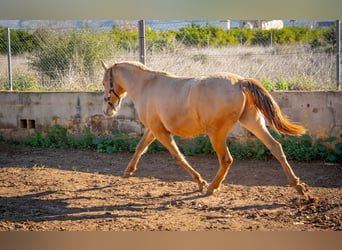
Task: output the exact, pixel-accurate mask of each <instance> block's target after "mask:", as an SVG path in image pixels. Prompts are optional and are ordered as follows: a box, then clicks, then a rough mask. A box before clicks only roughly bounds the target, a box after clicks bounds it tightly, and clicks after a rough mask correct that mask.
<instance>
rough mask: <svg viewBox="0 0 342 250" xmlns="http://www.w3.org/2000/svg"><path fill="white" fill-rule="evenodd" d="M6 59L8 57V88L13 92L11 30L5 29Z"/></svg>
mask: <svg viewBox="0 0 342 250" xmlns="http://www.w3.org/2000/svg"><path fill="white" fill-rule="evenodd" d="M7 57H8V87H9V89H10V90H11V91H13V83H12V56H11V30H10V28H7Z"/></svg>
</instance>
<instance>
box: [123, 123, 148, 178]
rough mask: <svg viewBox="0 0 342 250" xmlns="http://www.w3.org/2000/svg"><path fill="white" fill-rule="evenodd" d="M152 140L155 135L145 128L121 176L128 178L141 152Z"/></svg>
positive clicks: (134, 169)
mask: <svg viewBox="0 0 342 250" xmlns="http://www.w3.org/2000/svg"><path fill="white" fill-rule="evenodd" d="M154 140H155V137H154V135H153V134H152V132H151V130H149V129H146V130H145V133H144V135H143V137H142V138H141V140H140V142H139V144H138V146H137V148H136V150H135V152H134V155H133V157H132V159H131V161H130V162H129V163H128V166H127V168H126V169H125V172H124V174H123V176H122V177H124V178H128V177H130V176H132V175H133V173H134V172H135V171H136V170H137V165H138V162H139V159H140V157H141V156H142V155H143V153H144V152H145V151H146V150H147V148H148V146H149V145H150V144H151V143H152V142H153V141H154Z"/></svg>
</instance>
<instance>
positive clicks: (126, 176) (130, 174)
mask: <svg viewBox="0 0 342 250" xmlns="http://www.w3.org/2000/svg"><path fill="white" fill-rule="evenodd" d="M132 175H133V172H124V174H123V175H122V178H129V177H131V176H132Z"/></svg>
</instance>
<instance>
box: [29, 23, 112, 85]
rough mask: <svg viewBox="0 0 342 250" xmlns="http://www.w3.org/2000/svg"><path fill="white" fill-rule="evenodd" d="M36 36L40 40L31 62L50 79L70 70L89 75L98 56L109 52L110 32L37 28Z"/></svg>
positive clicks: (97, 63) (94, 69)
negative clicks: (53, 30) (54, 30)
mask: <svg viewBox="0 0 342 250" xmlns="http://www.w3.org/2000/svg"><path fill="white" fill-rule="evenodd" d="M37 37H40V41H41V42H40V46H39V49H37V50H35V51H34V53H33V56H32V57H31V65H32V66H33V68H34V69H36V70H38V71H40V72H43V73H44V74H45V75H47V76H48V77H49V78H51V79H57V78H58V77H59V75H64V74H66V73H68V71H70V70H75V71H76V72H77V73H79V74H82V75H87V76H93V75H94V73H95V72H96V69H97V68H98V67H99V65H100V63H99V62H100V60H101V59H104V58H107V57H109V56H111V53H110V50H109V49H110V48H111V43H112V42H113V41H112V40H111V37H110V33H105V32H100V33H95V32H90V31H88V30H86V29H84V30H82V31H80V32H75V33H52V32H49V31H44V32H43V31H42V30H41V31H40V32H39V33H38V34H37ZM47 37H48V38H47Z"/></svg>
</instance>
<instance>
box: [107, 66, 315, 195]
mask: <svg viewBox="0 0 342 250" xmlns="http://www.w3.org/2000/svg"><path fill="white" fill-rule="evenodd" d="M101 63H102V67H103V68H104V70H105V72H104V77H103V86H104V96H103V105H102V111H103V114H104V115H105V116H107V117H113V116H114V115H115V113H116V112H117V111H118V109H119V108H120V104H121V99H122V98H123V97H124V96H125V95H126V94H127V95H128V96H129V97H130V98H131V100H132V102H133V104H134V106H135V109H136V112H137V114H138V117H139V119H140V121H141V123H142V124H143V125H144V126H145V128H146V129H145V131H144V134H143V136H142V138H141V140H140V142H139V143H138V145H137V147H136V150H135V153H134V154H133V157H132V159H131V160H130V162H129V163H128V166H127V168H126V169H125V171H124V173H123V177H124V178H128V177H130V176H132V175H133V173H134V172H135V171H136V170H137V164H138V161H139V159H140V157H141V156H142V154H143V153H144V152H145V151H146V150H147V148H148V146H149V145H150V144H151V143H152V142H153V141H154V140H156V139H157V140H158V141H159V142H160V143H161V144H162V145H163V146H164V147H165V148H166V149H167V150H168V151H169V152H170V153H171V155H172V156H173V157H174V159H175V160H176V162H177V163H178V164H179V165H180V166H181V167H183V168H184V169H185V170H186V171H187V172H188V173H189V174H190V176H191V177H192V178H193V180H194V181H196V182H197V184H198V188H199V191H201V192H205V188H206V189H207V190H206V195H213V194H215V193H217V192H218V191H219V190H220V187H221V184H222V182H223V180H224V179H225V178H226V175H227V173H228V171H229V168H230V166H231V165H232V163H233V158H232V156H231V154H230V152H229V149H228V147H227V145H226V138H227V136H228V134H229V132H230V130H231V129H232V128H233V126H234V125H235V124H236V123H237V122H239V123H240V124H241V125H242V126H243V127H244V128H246V129H247V130H249V131H250V132H251V133H253V134H254V135H255V136H256V137H257V138H259V139H260V140H261V141H262V142H263V143H264V144H265V145H266V146H267V148H268V149H269V150H270V152H271V153H272V154H273V156H274V157H275V158H276V159H277V160H278V161H279V163H280V164H281V166H282V169H283V171H284V173H285V175H286V177H287V180H288V183H289V184H290V185H291V186H293V187H294V188H295V189H296V190H297V192H298V193H299V194H301V195H304V196H305V198H306V199H308V200H310V199H312V196H310V193H309V187H308V185H307V184H305V183H304V182H301V180H300V178H299V177H297V176H296V175H295V173H294V172H293V170H292V168H291V166H290V164H289V163H288V161H287V159H286V156H285V154H284V152H283V149H282V146H281V144H280V143H279V142H278V141H276V140H275V139H274V138H273V137H272V136H271V134H270V133H269V131H268V129H267V127H266V120H267V122H268V123H269V124H270V125H271V126H272V127H273V128H274V130H275V131H277V132H281V133H285V134H289V135H297V134H303V133H304V132H305V128H304V127H303V126H301V125H299V124H297V123H294V122H292V121H290V120H289V119H288V118H287V116H285V115H284V114H282V112H281V110H280V108H279V106H278V104H277V103H276V101H275V100H274V99H273V97H272V96H271V95H270V93H269V92H268V91H267V90H266V89H265V88H264V87H263V86H262V84H261V83H260V82H259V81H257V80H256V79H253V78H243V77H241V76H239V75H236V74H232V73H218V74H214V75H208V76H200V77H183V76H176V75H173V74H170V73H167V72H162V71H156V70H152V69H150V68H148V67H147V66H145V65H144V64H141V63H139V62H130V61H127V62H125V61H124V62H118V63H114V64H112V65H107V64H106V63H104V62H101ZM199 134H206V135H207V136H208V137H209V139H210V142H211V144H212V146H213V149H214V150H215V152H216V155H217V158H218V162H219V169H218V171H217V173H216V176H215V177H214V179H213V180H212V182H211V184H210V185H208V183H207V182H206V181H205V180H204V179H203V178H202V176H201V175H200V174H199V173H198V172H197V171H196V170H195V169H194V168H193V167H192V166H191V165H190V164H189V163H188V162H187V160H186V159H185V157H184V155H183V154H182V153H181V152H180V150H179V148H178V147H177V145H176V143H175V141H174V139H173V136H174V135H177V136H196V135H199Z"/></svg>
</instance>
